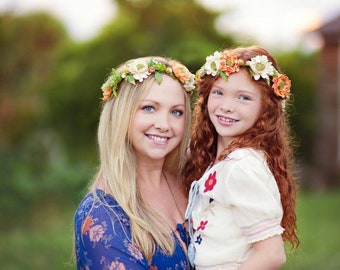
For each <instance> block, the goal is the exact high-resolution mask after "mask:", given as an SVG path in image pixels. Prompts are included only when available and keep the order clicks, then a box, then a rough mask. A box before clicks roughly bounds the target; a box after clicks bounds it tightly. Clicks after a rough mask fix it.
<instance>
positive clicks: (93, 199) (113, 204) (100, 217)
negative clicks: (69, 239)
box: [74, 189, 129, 229]
mask: <svg viewBox="0 0 340 270" xmlns="http://www.w3.org/2000/svg"><path fill="white" fill-rule="evenodd" d="M116 221H119V224H120V225H121V226H129V218H128V216H127V215H126V213H125V212H124V211H123V209H122V208H121V207H120V206H119V205H118V203H117V201H116V200H115V199H114V198H113V197H111V196H110V195H108V194H106V193H104V192H103V191H102V190H99V189H97V190H96V191H95V193H93V192H90V193H88V194H87V195H86V196H85V197H84V198H83V200H82V201H81V202H80V204H79V206H78V207H77V210H76V212H75V216H74V222H75V226H76V227H77V228H78V229H80V228H82V229H84V226H85V225H86V224H87V223H88V224H94V223H105V224H112V225H113V226H114V224H115V222H116Z"/></svg>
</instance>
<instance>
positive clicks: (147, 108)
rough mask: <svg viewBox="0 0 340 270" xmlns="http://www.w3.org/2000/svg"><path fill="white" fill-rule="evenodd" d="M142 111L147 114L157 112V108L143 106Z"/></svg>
mask: <svg viewBox="0 0 340 270" xmlns="http://www.w3.org/2000/svg"><path fill="white" fill-rule="evenodd" d="M142 110H143V111H145V112H153V111H155V108H154V107H153V106H143V107H142Z"/></svg>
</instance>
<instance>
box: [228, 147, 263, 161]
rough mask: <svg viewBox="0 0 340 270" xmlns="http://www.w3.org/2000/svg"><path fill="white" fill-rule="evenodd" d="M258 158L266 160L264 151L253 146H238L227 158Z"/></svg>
mask: <svg viewBox="0 0 340 270" xmlns="http://www.w3.org/2000/svg"><path fill="white" fill-rule="evenodd" d="M242 159H257V160H265V156H264V154H263V152H261V151H259V150H256V149H253V148H238V149H235V150H234V151H233V152H231V153H230V154H229V155H228V156H227V157H226V160H242Z"/></svg>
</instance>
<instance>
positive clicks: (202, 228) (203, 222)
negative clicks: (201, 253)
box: [197, 220, 208, 231]
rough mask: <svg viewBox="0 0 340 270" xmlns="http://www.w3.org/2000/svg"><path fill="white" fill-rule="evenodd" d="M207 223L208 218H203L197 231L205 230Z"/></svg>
mask: <svg viewBox="0 0 340 270" xmlns="http://www.w3.org/2000/svg"><path fill="white" fill-rule="evenodd" d="M207 223H208V220H206V221H203V220H202V221H201V222H200V225H199V226H198V227H197V231H199V230H201V231H203V230H204V229H205V225H207Z"/></svg>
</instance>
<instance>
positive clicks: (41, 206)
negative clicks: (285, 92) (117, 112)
mask: <svg viewBox="0 0 340 270" xmlns="http://www.w3.org/2000/svg"><path fill="white" fill-rule="evenodd" d="M116 2H117V4H118V7H119V13H118V15H117V16H116V17H115V18H114V20H113V21H112V22H111V23H109V24H108V25H107V26H106V27H104V29H103V30H102V31H101V32H100V33H99V34H98V36H97V37H95V38H94V39H92V40H90V41H88V42H81V43H77V42H75V41H73V40H71V39H70V38H69V36H68V35H67V33H66V31H65V29H64V27H63V26H62V25H61V23H60V22H59V21H58V20H56V19H55V18H53V17H52V16H51V15H49V14H45V13H33V14H28V15H23V16H14V15H12V14H10V13H9V14H2V15H0V59H1V65H0V172H1V178H2V179H1V186H0V227H1V232H0V261H1V263H2V265H3V267H4V268H3V269H22V268H25V269H46V268H48V269H64V268H65V269H67V268H69V269H72V268H74V267H75V266H74V264H73V258H72V237H73V236H72V216H73V213H74V210H75V208H76V206H77V204H78V203H79V201H80V200H81V198H82V196H83V195H84V194H85V192H86V189H87V185H88V183H89V181H90V180H91V178H92V175H93V174H94V173H95V170H96V167H97V162H98V160H97V145H96V129H97V124H98V118H99V112H100V102H99V98H100V95H101V92H100V85H101V84H102V82H103V81H104V79H105V78H106V75H107V74H108V73H109V71H110V69H111V68H112V67H114V66H116V65H118V64H120V63H121V62H123V61H125V60H127V59H130V58H135V57H139V56H145V55H165V56H171V57H173V58H175V59H179V60H180V61H182V62H183V63H185V64H186V65H187V66H188V67H189V69H190V70H191V71H192V72H195V70H197V69H198V68H199V67H200V66H201V64H202V63H203V61H204V57H205V56H206V55H208V54H211V53H212V52H213V51H215V50H218V49H222V48H227V47H235V46H238V45H249V44H253V43H258V42H255V41H253V40H250V39H249V40H244V39H242V40H241V39H240V38H239V37H237V36H231V35H221V34H220V33H218V32H216V30H215V27H214V23H215V19H216V17H217V16H218V13H216V12H212V11H208V10H205V9H204V8H203V7H201V6H199V5H198V4H197V3H195V2H194V1H191V0H185V1H175V0H166V1H165V0H159V1H151V2H150V3H151V4H150V5H140V3H142V2H143V1H126V0H116ZM136 3H139V4H136ZM146 14H147V15H146ZM272 53H273V54H274V55H275V56H276V57H277V59H278V61H279V63H280V66H281V68H282V70H283V71H284V72H286V73H287V74H288V75H289V77H290V78H291V79H292V81H293V92H294V93H295V102H294V108H292V116H291V123H292V126H293V128H294V133H295V135H296V141H297V143H298V144H299V148H298V149H297V152H296V157H297V160H298V161H299V165H300V168H301V173H300V174H299V181H300V185H301V194H302V195H299V202H301V204H298V208H299V209H298V210H299V217H300V220H301V221H300V222H301V224H300V225H301V237H302V241H304V240H305V243H306V244H304V243H303V244H302V249H301V250H302V251H301V252H300V254H301V253H302V254H303V256H299V255H292V256H293V258H294V259H293V261H292V263H291V262H290V264H288V265H287V266H286V269H335V268H336V267H339V266H340V262H339V259H337V258H339V256H338V255H339V250H340V247H339V243H340V241H337V242H335V241H334V239H336V238H332V236H331V235H333V233H334V234H336V231H335V229H334V225H335V224H338V223H339V219H338V218H336V216H337V214H336V213H335V211H336V210H335V209H336V207H338V205H339V203H340V200H339V199H338V198H339V196H338V194H336V193H327V194H319V193H318V191H316V190H313V185H311V183H309V181H308V180H309V179H308V178H307V177H306V176H305V175H306V174H304V172H305V168H308V167H309V166H313V147H312V146H313V142H314V140H315V130H316V123H315V120H314V119H316V111H315V91H316V87H317V85H316V82H317V77H318V76H317V60H318V52H315V53H305V52H304V51H303V50H302V49H300V48H298V47H297V48H296V49H294V50H292V51H289V52H287V51H279V50H275V51H272ZM306 191H308V192H306ZM322 207H325V208H322ZM324 209H329V211H324ZM314 210H315V211H314ZM318 215H320V217H319V216H318ZM301 217H302V218H301ZM314 219H317V221H318V222H319V223H320V226H322V228H323V229H320V231H319V234H315V233H314V232H315V231H314V229H315V227H314V226H312V224H311V223H313V222H316V220H314ZM322 221H323V223H322ZM325 232H328V233H329V235H330V236H328V235H324V233H325ZM325 239H328V240H330V241H331V242H330V243H332V244H329V247H328V245H325V244H323V242H324V240H325ZM332 240H333V241H332ZM338 240H339V239H338ZM328 249H329V250H333V251H335V252H333V253H332V254H333V255H332V254H328V251H329V250H328ZM319 252H320V254H324V256H325V257H324V258H323V259H322V258H320V260H319V261H315V260H316V259H317V258H318V253H319ZM308 253H310V254H308ZM312 256H313V258H314V261H313V258H311V257H312ZM306 258H310V259H306ZM323 260H326V261H327V262H326V264H322V263H321V262H320V261H323ZM311 261H312V262H313V263H311ZM327 263H328V264H327ZM327 265H328V266H329V267H328V268H327V267H326V266H327ZM333 266H334V268H332V267H333ZM291 267H292V268H291Z"/></svg>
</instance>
